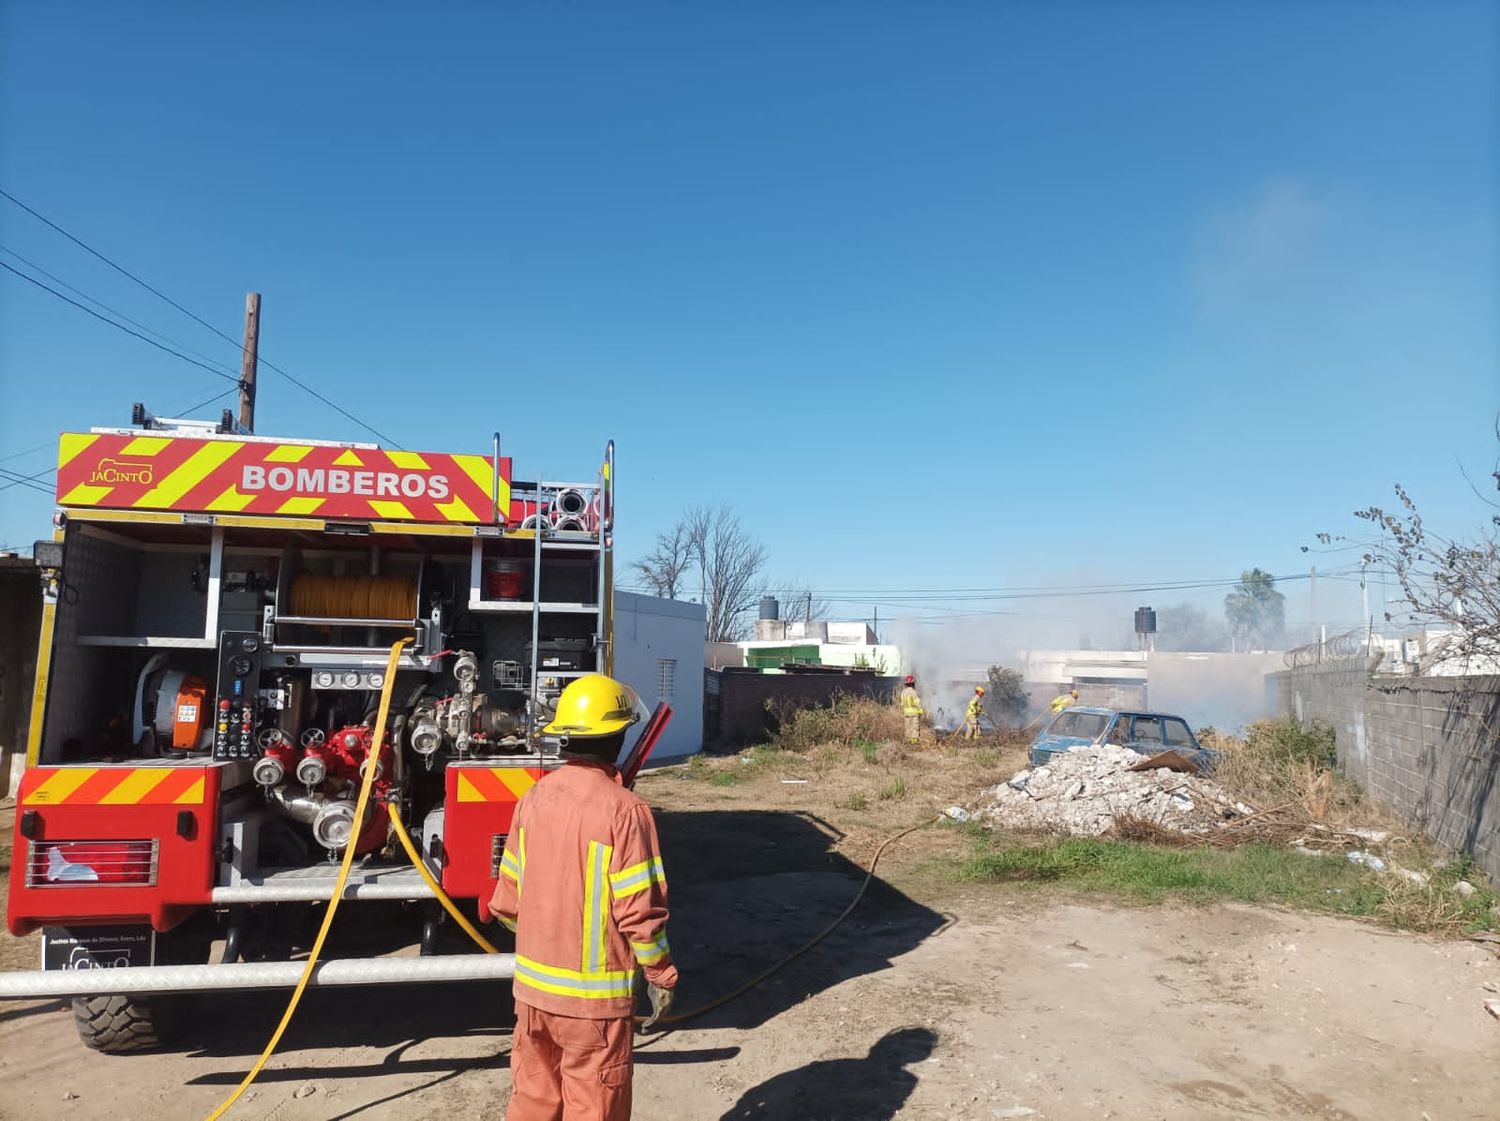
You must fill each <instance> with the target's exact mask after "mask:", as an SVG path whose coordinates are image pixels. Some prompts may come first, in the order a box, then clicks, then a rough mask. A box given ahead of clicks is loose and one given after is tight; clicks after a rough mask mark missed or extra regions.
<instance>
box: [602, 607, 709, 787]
mask: <svg viewBox="0 0 1500 1121" xmlns="http://www.w3.org/2000/svg"><path fill="white" fill-rule="evenodd" d="M706 632H707V622H706V613H705V611H704V609H703V605H702V604H701V603H683V602H681V601H680V600H673V599H657V598H656V597H655V596H642V595H636V594H635V593H633V592H618V591H617V592H616V593H615V676H616V677H618V678H619V679H620V680H621V681H623V682H625V684H626V685H629V686H630V687H631V688H632V689H634V690H635V691H636V692H637V693H638V694H639V695H640V698H641V700H642V701H643V702H644V703H645V705H646V707H647V708H648V709H650V708H655V707H656V705H657V704H658V702H660V701H666V702H667V704H669V705H671V706H672V722H671V723H670V724H668V725H667V730H666V731H665V732H664V733H663V734H662V738H661V742H660V743H658V744H657V745H656V749H655V750H654V751H653V752H652V753H651V763H652V764H656V763H660V762H663V761H665V760H673V759H677V760H680V759H683V758H685V757H686V756H689V755H693V754H695V753H696V752H698V751H699V750H701V749H702V747H703V640H704V636H705V634H706Z"/></svg>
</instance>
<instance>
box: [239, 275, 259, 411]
mask: <svg viewBox="0 0 1500 1121" xmlns="http://www.w3.org/2000/svg"><path fill="white" fill-rule="evenodd" d="M259 346H260V293H259V292H246V293H245V354H244V362H243V364H242V365H241V366H240V430H241V431H243V432H254V431H255V367H256V350H257V349H258V348H259Z"/></svg>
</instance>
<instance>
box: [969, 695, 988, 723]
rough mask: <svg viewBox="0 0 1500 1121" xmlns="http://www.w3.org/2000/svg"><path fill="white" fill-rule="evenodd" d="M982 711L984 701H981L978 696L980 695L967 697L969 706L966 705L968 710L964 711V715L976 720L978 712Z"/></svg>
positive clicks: (978, 715)
mask: <svg viewBox="0 0 1500 1121" xmlns="http://www.w3.org/2000/svg"><path fill="white" fill-rule="evenodd" d="M983 712H984V701H983V699H982V698H980V697H971V698H970V699H969V707H968V710H967V711H966V712H965V715H966V716H967V717H968V718H969V719H970V720H978V719H979V717H980V714H981V713H983Z"/></svg>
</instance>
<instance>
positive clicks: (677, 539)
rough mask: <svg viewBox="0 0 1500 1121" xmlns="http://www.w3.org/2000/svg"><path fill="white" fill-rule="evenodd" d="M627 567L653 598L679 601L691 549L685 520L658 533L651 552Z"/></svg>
mask: <svg viewBox="0 0 1500 1121" xmlns="http://www.w3.org/2000/svg"><path fill="white" fill-rule="evenodd" d="M630 567H631V569H632V570H633V571H634V572H635V574H636V575H637V576H639V577H640V579H641V583H642V584H643V585H644V586H645V587H648V588H650V589H651V590H652V591H653V592H655V593H656V594H657V595H659V596H661V597H663V598H664V599H678V598H680V597H681V595H682V594H683V593H684V592H686V591H687V583H688V577H689V575H690V574H691V573H692V570H693V548H692V541H691V540H690V538H689V536H688V524H687V520H686V519H683V520H681V521H679V522H678V523H677V524H676V525H674V526H673V527H672V528H671V529H669V530H666V531H664V532H662V533H658V534H657V535H656V545H655V546H654V547H653V548H652V550H651V552H649V553H647V554H646V555H645V556H644V557H642V558H641V559H640V560H638V561H636V562H635V563H633V564H632V565H631V566H630Z"/></svg>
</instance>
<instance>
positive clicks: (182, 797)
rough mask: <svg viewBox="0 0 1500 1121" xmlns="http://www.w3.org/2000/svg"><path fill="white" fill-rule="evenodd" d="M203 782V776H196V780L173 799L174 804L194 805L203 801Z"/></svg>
mask: <svg viewBox="0 0 1500 1121" xmlns="http://www.w3.org/2000/svg"><path fill="white" fill-rule="evenodd" d="M203 792H204V782H203V776H202V775H199V776H198V781H196V782H195V783H193V785H192V786H190V787H188V788H187V789H186V790H184V791H183V792H182V793H181V794H179V795H177V797H176V799H175V800H174V801H173V803H172V804H173V805H175V806H196V805H198V804H199V803H201V802H202V801H203Z"/></svg>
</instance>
